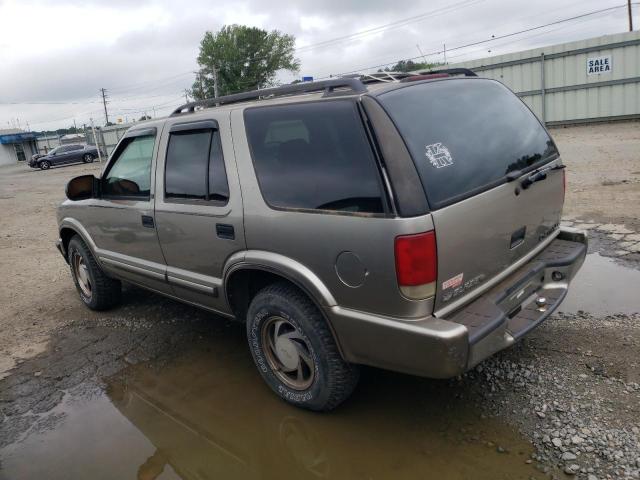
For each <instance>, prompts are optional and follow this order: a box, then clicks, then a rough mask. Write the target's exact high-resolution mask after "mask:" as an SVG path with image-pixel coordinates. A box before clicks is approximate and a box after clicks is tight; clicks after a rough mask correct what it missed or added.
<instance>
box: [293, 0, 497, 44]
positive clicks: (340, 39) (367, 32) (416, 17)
mask: <svg viewBox="0 0 640 480" xmlns="http://www.w3.org/2000/svg"><path fill="white" fill-rule="evenodd" d="M483 1H485V0H464V1H462V2H458V3H455V4H453V5H449V6H447V7H442V8H438V9H435V10H431V11H429V12H425V13H421V14H418V15H413V16H411V17H407V18H403V19H401V20H396V21H394V22H390V23H386V24H384V25H379V26H377V27H372V28H368V29H366V30H361V31H359V32H354V33H350V34H348V35H343V36H341V37H336V38H332V39H328V40H324V41H322V42H317V43H314V44H311V45H303V46H302V47H299V48H297V49H296V52H299V53H300V52H306V51H310V50H315V49H316V48H323V47H326V46H332V45H334V44H336V43H341V42H343V41H345V40H354V39H360V38H361V37H364V36H368V35H373V34H376V33H382V32H385V31H387V30H392V29H394V28H399V27H403V26H405V25H408V24H410V23H414V22H419V21H421V20H424V19H426V18H429V17H432V16H437V15H442V14H445V13H450V12H452V11H455V10H457V9H459V8H463V7H470V6H471V5H473V4H476V3H480V2H483Z"/></svg>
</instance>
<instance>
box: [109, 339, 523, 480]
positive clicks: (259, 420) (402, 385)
mask: <svg viewBox="0 0 640 480" xmlns="http://www.w3.org/2000/svg"><path fill="white" fill-rule="evenodd" d="M227 347H229V346H227ZM222 348H224V347H222ZM455 394H456V391H455V388H453V389H452V387H451V386H450V385H447V384H445V383H443V382H430V381H425V380H421V379H415V378H411V377H404V376H399V375H396V374H391V373H386V372H380V371H369V372H367V374H366V375H365V378H364V381H363V384H362V386H361V388H360V389H359V390H358V392H357V395H356V397H355V398H354V399H353V400H352V401H350V402H348V403H347V404H346V405H344V406H343V408H341V409H339V410H337V411H336V412H333V413H331V414H316V413H310V412H305V411H300V410H297V409H294V408H292V407H290V406H289V405H287V404H285V403H283V402H281V401H280V400H278V399H277V398H275V397H274V396H273V395H272V394H271V392H270V391H269V390H268V389H267V387H266V386H264V385H263V384H262V382H261V380H260V377H259V375H258V374H257V373H256V372H255V371H254V368H253V364H252V363H251V361H250V358H249V357H248V355H246V354H245V353H244V350H235V351H234V349H233V348H227V349H226V350H224V351H220V350H218V349H217V348H211V349H210V350H209V351H204V350H203V351H199V352H192V353H191V354H189V355H187V356H186V357H184V358H182V359H180V360H179V361H178V362H176V363H175V364H173V365H171V366H169V367H166V368H163V369H161V370H156V369H150V368H148V367H138V368H135V369H132V370H130V371H129V372H128V375H127V377H126V379H124V380H119V381H114V382H112V383H111V384H110V385H109V388H108V396H109V398H110V399H111V401H112V402H113V404H114V405H115V407H116V408H117V409H118V410H119V411H120V412H121V413H122V415H124V416H125V417H126V418H127V419H128V420H129V421H130V422H131V423H132V424H133V425H134V426H135V427H136V428H137V429H138V430H139V431H140V432H141V433H142V434H143V435H144V436H145V437H146V438H147V439H148V440H149V441H150V442H151V443H152V444H153V446H154V451H153V453H152V454H151V455H149V456H148V457H146V458H145V459H144V462H143V463H142V464H141V465H140V466H139V468H138V470H137V472H138V478H140V479H156V478H160V475H161V474H163V472H165V470H166V469H168V470H170V471H172V472H175V473H176V474H177V475H178V476H179V477H180V478H182V479H201V478H366V479H369V478H371V479H374V478H451V479H463V478H477V479H483V478H487V479H489V478H491V479H496V478H509V479H514V478H529V477H530V476H531V475H534V474H535V470H533V468H532V467H531V466H529V465H526V464H525V463H524V461H525V459H526V458H528V454H529V453H530V452H531V449H530V446H529V445H528V444H527V443H525V442H524V441H522V440H521V439H520V438H518V437H517V436H516V435H515V434H514V433H513V432H511V431H510V430H509V429H507V428H506V427H504V426H500V425H498V424H495V423H493V422H490V421H487V420H481V419H480V418H479V416H478V415H477V413H475V412H474V411H473V409H472V408H469V405H467V403H466V401H465V400H464V399H460V398H453V397H454V395H455ZM498 444H499V445H501V446H504V447H505V448H507V449H509V450H510V453H509V454H504V453H498V452H497V450H496V447H497V445H498Z"/></svg>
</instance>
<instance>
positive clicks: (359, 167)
mask: <svg viewBox="0 0 640 480" xmlns="http://www.w3.org/2000/svg"><path fill="white" fill-rule="evenodd" d="M244 118H245V125H246V129H247V137H248V140H249V146H250V147H251V155H252V157H253V163H254V166H255V170H256V175H257V177H258V182H259V184H260V190H261V191H262V195H263V197H264V199H265V201H266V202H267V203H268V204H269V205H271V206H273V207H279V208H294V209H305V210H332V211H341V212H364V213H384V202H383V194H382V188H381V182H380V177H379V175H378V167H377V165H376V160H375V158H374V156H373V152H372V150H371V147H370V144H369V140H368V138H367V136H366V133H365V131H364V128H363V126H362V122H361V119H360V117H359V115H358V112H357V110H356V106H355V105H354V103H353V102H351V101H326V102H315V103H300V104H294V105H280V106H273V107H259V108H252V109H247V110H246V111H245V113H244Z"/></svg>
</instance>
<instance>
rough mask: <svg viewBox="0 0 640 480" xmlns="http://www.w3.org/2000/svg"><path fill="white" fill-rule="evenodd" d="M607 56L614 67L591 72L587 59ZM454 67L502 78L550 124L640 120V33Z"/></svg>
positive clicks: (567, 44) (623, 34) (556, 46)
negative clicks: (597, 73) (589, 72)
mask: <svg viewBox="0 0 640 480" xmlns="http://www.w3.org/2000/svg"><path fill="white" fill-rule="evenodd" d="M603 56H610V58H611V65H612V68H611V71H610V72H607V73H601V74H599V75H587V59H589V58H593V57H603ZM450 67H451V68H455V67H465V68H470V69H472V70H473V71H475V72H476V73H477V74H478V75H480V76H483V77H487V78H493V79H496V80H500V81H501V82H503V83H504V84H505V85H507V86H508V87H509V88H511V89H512V90H513V91H514V92H516V93H517V94H518V95H519V96H520V97H521V98H522V100H524V102H525V103H526V104H527V105H529V107H531V109H532V110H533V111H534V112H535V113H536V115H538V117H539V118H540V119H543V120H544V121H546V123H547V124H548V125H554V124H569V123H583V122H590V121H606V120H616V119H627V118H629V119H631V118H640V32H629V33H621V34H616V35H606V36H602V37H596V38H590V39H588V40H582V41H578V42H571V43H564V44H559V45H552V46H548V47H544V48H536V49H533V50H526V51H522V52H517V53H511V54H508V55H500V56H495V57H490V58H483V59H479V60H473V61H470V62H464V63H458V64H455V65H450ZM543 72H544V73H543ZM543 102H544V103H543Z"/></svg>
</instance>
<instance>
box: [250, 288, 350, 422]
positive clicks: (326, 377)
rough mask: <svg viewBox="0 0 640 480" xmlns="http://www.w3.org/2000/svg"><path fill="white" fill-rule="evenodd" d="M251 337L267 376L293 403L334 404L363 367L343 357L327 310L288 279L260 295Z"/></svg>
mask: <svg viewBox="0 0 640 480" xmlns="http://www.w3.org/2000/svg"><path fill="white" fill-rule="evenodd" d="M247 337H248V340H249V347H250V349H251V354H252V355H253V360H254V362H255V363H256V366H257V367H258V370H259V372H260V374H261V375H262V378H263V379H264V380H265V381H266V382H267V384H268V385H269V387H271V389H272V390H273V391H274V392H275V393H276V394H278V396H280V397H281V398H282V399H284V400H286V401H287V402H289V403H291V404H293V405H296V406H298V407H302V408H307V409H309V410H317V411H327V410H332V409H334V408H335V407H337V406H338V405H340V404H341V403H342V402H343V401H345V400H346V399H347V398H348V397H349V396H350V395H351V393H352V392H353V390H354V388H355V386H356V384H357V383H358V377H359V370H358V367H357V366H356V365H351V364H349V363H347V362H345V361H344V360H343V359H342V357H341V355H340V352H339V351H338V346H337V345H336V343H335V341H334V339H333V335H332V333H331V330H330V329H329V326H328V325H327V323H326V321H325V319H324V318H323V316H322V315H321V314H320V312H319V311H318V309H317V308H316V307H315V305H314V304H313V303H312V302H311V301H310V300H309V298H308V297H307V296H306V295H304V294H303V293H302V292H300V291H299V290H298V289H296V288H295V287H293V286H292V285H290V284H288V283H284V282H283V283H276V284H273V285H270V286H267V287H265V288H264V289H263V290H261V291H260V292H259V293H258V294H257V295H256V296H255V297H254V299H253V300H252V302H251V305H250V307H249V312H248V314H247Z"/></svg>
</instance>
